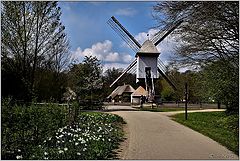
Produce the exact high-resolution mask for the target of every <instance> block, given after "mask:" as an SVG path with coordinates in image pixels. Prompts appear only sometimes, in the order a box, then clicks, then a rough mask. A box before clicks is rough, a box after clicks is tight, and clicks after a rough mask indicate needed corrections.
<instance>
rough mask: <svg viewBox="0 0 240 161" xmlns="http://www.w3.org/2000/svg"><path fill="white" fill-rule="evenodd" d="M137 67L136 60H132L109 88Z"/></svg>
mask: <svg viewBox="0 0 240 161" xmlns="http://www.w3.org/2000/svg"><path fill="white" fill-rule="evenodd" d="M136 65H137V59H134V61H133V62H132V63H131V64H129V65H128V67H127V68H126V69H125V70H124V71H123V73H122V74H121V75H120V76H119V77H118V78H117V79H116V80H115V81H114V82H113V83H112V84H111V85H110V87H112V86H113V85H114V84H115V83H116V82H117V81H118V80H119V79H120V78H122V77H123V75H124V74H125V73H127V72H132V70H134V68H136Z"/></svg>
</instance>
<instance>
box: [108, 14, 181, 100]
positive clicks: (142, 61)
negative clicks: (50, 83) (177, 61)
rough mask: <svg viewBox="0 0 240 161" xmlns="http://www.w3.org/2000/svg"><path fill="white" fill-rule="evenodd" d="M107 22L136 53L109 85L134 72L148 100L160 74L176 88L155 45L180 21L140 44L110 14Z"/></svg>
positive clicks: (152, 95) (150, 98)
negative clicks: (146, 93) (146, 92)
mask: <svg viewBox="0 0 240 161" xmlns="http://www.w3.org/2000/svg"><path fill="white" fill-rule="evenodd" d="M107 23H108V24H109V25H110V27H111V28H112V29H113V30H114V31H116V33H117V34H118V35H119V36H120V37H121V38H122V39H123V40H124V41H125V42H126V43H127V44H128V45H129V46H130V47H131V49H132V50H133V51H134V52H135V53H136V55H135V59H134V60H133V62H132V63H130V64H129V65H128V67H127V68H126V69H125V70H124V71H123V73H122V74H121V75H120V76H119V77H118V78H117V79H116V80H115V81H114V82H113V83H112V84H111V85H110V87H112V86H113V85H114V84H115V83H116V82H117V81H118V80H119V79H120V78H122V77H123V76H124V75H125V74H126V73H127V72H133V73H135V74H136V83H138V84H139V85H140V86H142V87H145V89H146V91H148V100H150V101H153V99H154V95H155V86H154V84H155V82H156V80H157V79H158V78H159V76H160V75H161V76H162V77H163V78H164V79H165V80H166V81H167V82H168V83H169V84H170V85H171V86H172V87H173V89H174V90H176V86H175V83H174V78H172V77H170V76H168V75H167V69H166V67H165V65H164V64H163V63H162V61H161V60H160V59H159V58H158V57H159V55H160V52H159V51H158V50H157V47H156V46H157V45H158V44H159V43H160V42H162V41H163V40H164V39H165V38H166V37H167V36H168V35H169V34H170V33H171V32H172V31H173V30H174V29H176V28H177V27H178V26H179V25H180V24H181V23H182V21H177V22H176V23H175V24H174V25H173V26H171V27H169V28H168V30H166V31H165V32H163V33H162V32H158V33H157V34H155V36H154V37H153V39H151V40H146V41H145V42H144V43H143V44H142V45H140V44H139V42H138V41H137V40H136V39H135V38H134V37H133V36H132V35H131V34H130V33H129V32H128V31H127V30H126V29H125V28H124V27H123V26H122V25H121V24H120V23H119V21H118V20H117V19H116V18H115V17H114V16H112V17H111V18H110V19H109V20H108V21H107Z"/></svg>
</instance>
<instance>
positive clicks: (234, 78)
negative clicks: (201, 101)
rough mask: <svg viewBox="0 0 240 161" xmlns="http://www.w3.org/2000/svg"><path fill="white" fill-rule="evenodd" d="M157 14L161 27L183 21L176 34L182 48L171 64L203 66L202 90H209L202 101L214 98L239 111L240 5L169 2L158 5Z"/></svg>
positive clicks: (224, 2) (202, 94)
mask: <svg viewBox="0 0 240 161" xmlns="http://www.w3.org/2000/svg"><path fill="white" fill-rule="evenodd" d="M213 6H214V7H213ZM154 11H155V13H156V15H155V16H156V18H157V19H158V20H159V26H160V27H162V26H163V25H166V28H168V27H169V26H170V25H172V24H173V23H174V22H176V21H177V20H183V23H182V24H181V25H180V26H179V27H178V29H176V30H175V32H174V34H173V35H174V37H175V38H177V39H178V41H179V45H178V46H177V48H176V53H177V57H176V58H175V60H173V62H172V64H177V65H179V64H180V65H187V66H189V65H200V67H201V70H203V73H204V74H202V76H203V77H202V79H203V80H204V81H203V82H202V83H203V84H202V87H207V89H206V88H202V89H205V90H204V91H198V94H199V95H201V98H204V97H206V96H209V94H211V95H212V97H214V98H216V99H218V100H220V101H222V102H224V103H225V104H226V105H227V107H228V109H229V110H232V109H235V108H236V107H237V108H238V103H239V100H238V98H239V96H238V93H239V92H238V89H239V81H238V77H239V75H238V74H237V73H238V71H239V2H237V1H234V2H232V1H221V2H220V1H213V2H207V1H205V2H204V1H202V2H197V1H196V2H184V1H173V2H172V1H168V2H159V3H158V4H157V5H156V6H154ZM163 15H164V16H163ZM162 28H163V27H162ZM166 28H163V30H164V29H166ZM232 72H234V74H233V73H232ZM230 73H231V74H230ZM235 73H236V74H235ZM230 89H231V90H230ZM194 92H196V91H194ZM204 95H205V96H204Z"/></svg>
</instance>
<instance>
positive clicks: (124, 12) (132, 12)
mask: <svg viewBox="0 0 240 161" xmlns="http://www.w3.org/2000/svg"><path fill="white" fill-rule="evenodd" d="M136 13H137V11H136V10H135V9H133V8H120V9H118V10H117V11H116V12H115V14H116V15H120V16H134V15H135V14H136Z"/></svg>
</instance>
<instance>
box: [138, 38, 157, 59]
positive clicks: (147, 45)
mask: <svg viewBox="0 0 240 161" xmlns="http://www.w3.org/2000/svg"><path fill="white" fill-rule="evenodd" d="M139 53H152V54H157V55H159V54H160V52H159V51H158V50H157V48H156V46H155V45H154V44H153V43H152V41H150V40H146V41H145V42H144V43H143V45H142V47H141V48H140V50H139V52H137V54H136V56H137V55H139Z"/></svg>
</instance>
